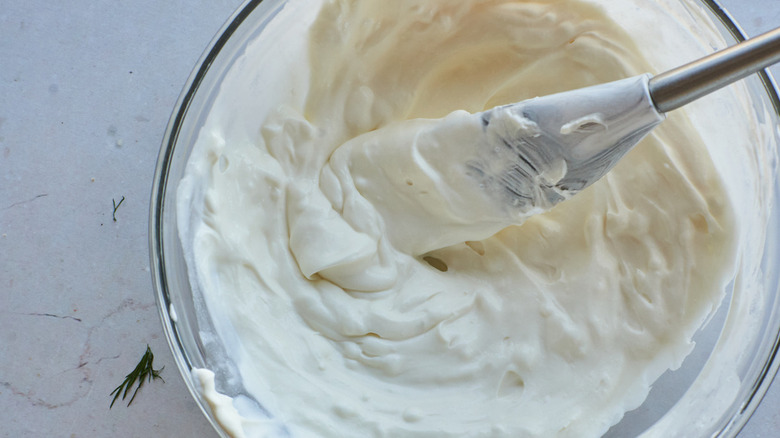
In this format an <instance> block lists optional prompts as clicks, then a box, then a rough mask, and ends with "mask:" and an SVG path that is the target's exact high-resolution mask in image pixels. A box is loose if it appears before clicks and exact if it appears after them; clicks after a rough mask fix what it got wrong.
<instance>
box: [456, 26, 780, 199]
mask: <svg viewBox="0 0 780 438" xmlns="http://www.w3.org/2000/svg"><path fill="white" fill-rule="evenodd" d="M777 62H780V28H778V29H775V30H772V31H770V32H767V33H765V34H762V35H760V36H757V37H755V38H752V39H749V40H746V41H743V42H742V43H740V44H737V45H735V46H732V47H730V48H728V49H725V50H722V51H720V52H716V53H714V54H712V55H709V56H707V57H705V58H702V59H700V60H697V61H695V62H692V63H690V64H686V65H684V66H682V67H679V68H676V69H674V70H671V71H668V72H666V73H663V74H659V75H657V76H654V77H651V76H650V75H642V76H638V77H635V78H631V79H625V80H621V81H617V82H612V83H608V84H603V85H597V86H593V87H588V88H584V89H580V90H574V91H568V92H563V93H560V94H556V95H551V96H546V97H540V98H536V99H530V100H527V101H523V102H520V103H516V104H511V105H506V106H502V107H497V108H493V109H490V110H488V111H485V112H483V113H480V114H478V115H476V114H475V116H479V117H481V118H482V121H483V123H484V126H485V132H486V133H488V134H489V137H490V138H489V141H487V142H485V145H486V147H487V149H486V150H485V151H483V152H484V153H481V154H480V155H479V157H477V158H475V159H474V160H473V161H472V162H470V163H468V167H469V168H470V169H471V170H470V175H471V176H472V177H475V178H477V179H478V180H479V181H480V184H483V186H484V187H486V188H487V189H488V190H490V191H492V192H493V193H494V194H501V195H502V197H501V201H500V202H508V203H509V204H511V205H513V206H514V207H516V208H519V209H521V210H524V209H528V207H541V208H542V209H546V208H549V207H551V206H553V205H555V204H557V203H558V202H560V201H562V200H564V199H567V198H569V197H571V196H572V195H574V194H576V193H577V192H579V191H580V190H582V189H584V188H585V187H587V186H589V185H591V184H592V183H594V182H595V181H597V180H598V179H600V178H601V177H602V176H604V175H605V174H606V173H607V172H608V171H609V170H610V169H611V168H612V167H613V166H614V165H615V164H616V163H617V162H618V161H619V160H620V158H621V157H622V156H623V155H625V154H626V152H628V151H629V150H630V149H631V148H632V147H634V146H635V145H636V144H637V143H638V142H639V141H640V140H641V139H642V138H643V137H644V136H645V135H646V134H648V133H649V132H650V131H651V130H652V129H653V128H655V127H656V126H657V125H658V124H659V123H661V121H662V120H663V119H664V113H666V112H669V111H672V110H674V109H677V108H679V107H681V106H683V105H685V104H687V103H690V102H692V101H694V100H696V99H698V98H700V97H702V96H704V95H707V94H709V93H711V92H713V91H715V90H717V89H719V88H722V87H724V86H726V85H728V84H731V83H732V82H735V81H737V80H739V79H742V78H744V77H746V76H748V75H750V74H753V73H755V72H757V71H759V70H761V69H764V68H766V67H768V66H770V65H772V64H775V63H777ZM518 117H520V118H523V119H525V120H528V121H531V122H533V123H534V124H535V125H536V126H537V128H536V129H535V130H531V131H530V134H531V135H526V134H525V133H524V132H517V131H516V130H512V129H503V128H502V125H503V126H507V127H511V126H513V124H512V123H505V122H506V120H507V118H518ZM495 122H498V123H497V124H498V126H495V127H493V126H492V125H493V124H494V123H495ZM491 131H492V134H490V133H491ZM496 144H500V145H503V147H498V148H496V147H494V146H495V145H496ZM547 174H549V175H550V177H547V176H546V175H547ZM510 210H511V209H510Z"/></svg>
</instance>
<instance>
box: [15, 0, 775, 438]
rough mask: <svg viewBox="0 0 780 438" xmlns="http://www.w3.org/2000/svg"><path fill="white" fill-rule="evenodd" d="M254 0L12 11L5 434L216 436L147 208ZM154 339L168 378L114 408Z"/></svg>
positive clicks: (766, 425) (770, 17) (749, 17)
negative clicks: (206, 58) (178, 105)
mask: <svg viewBox="0 0 780 438" xmlns="http://www.w3.org/2000/svg"><path fill="white" fill-rule="evenodd" d="M240 3H241V0H209V1H206V0H188V1H184V0H168V1H156V0H137V1H134V2H118V1H108V0H89V1H87V0H71V1H68V2H52V1H46V0H26V1H22V0H6V1H4V2H2V7H0V235H1V236H0V418H2V420H0V436H3V437H49V436H51V437H95V436H123V437H124V436H126V437H140V436H155V437H156V436H161V437H193V436H203V437H208V436H216V433H215V432H214V431H213V430H211V428H210V425H209V424H208V422H207V421H206V420H205V418H204V417H203V415H202V414H201V413H200V411H199V410H198V408H197V406H196V404H195V403H194V401H193V400H192V399H191V396H190V394H189V392H188V391H187V389H186V387H185V385H184V382H183V380H182V378H181V377H180V375H179V372H178V370H177V368H176V364H175V363H174V361H173V356H172V355H171V353H170V351H169V350H168V345H167V342H166V340H165V336H164V334H163V331H162V326H161V323H160V321H159V317H158V312H157V309H156V305H155V299H154V293H153V291H152V285H151V281H150V273H149V257H148V233H147V228H148V216H149V205H148V204H149V193H150V190H151V184H152V178H153V175H154V167H155V163H156V159H157V153H158V151H159V147H160V143H161V139H162V135H163V132H164V130H165V126H166V124H167V122H168V117H169V115H170V113H171V111H172V109H173V106H174V104H175V102H176V99H177V97H178V94H179V92H180V90H181V88H182V86H183V84H184V83H185V81H186V79H187V77H188V75H189V73H190V71H191V70H192V68H193V67H194V65H195V63H196V61H197V60H198V58H199V56H200V54H201V52H202V51H203V49H204V48H205V47H206V45H207V44H208V42H209V41H210V40H211V38H212V37H213V35H214V33H215V32H216V31H217V30H218V29H219V28H220V26H221V25H222V23H223V22H224V20H226V19H227V18H228V17H229V16H230V15H231V13H232V12H233V10H234V9H235V8H236V7H238V5H239V4H240ZM723 4H725V5H726V6H727V8H728V9H730V10H731V12H732V14H733V15H734V17H735V18H736V19H737V20H738V21H739V22H740V23H742V26H743V28H744V29H745V30H746V31H747V32H748V33H749V34H756V33H758V32H759V31H762V30H767V29H769V28H771V27H772V25H773V24H774V25H780V0H723ZM773 72H774V74H775V76H776V77H780V69H778V68H775V69H774V70H773ZM122 197H124V198H125V200H124V202H123V203H122V205H121V206H120V207H119V208H118V209H117V211H116V221H114V220H113V219H112V212H113V206H112V200H116V201H117V202H118V201H119V200H120V199H121V198H122ZM147 344H149V345H150V346H151V348H152V350H153V351H154V353H155V367H162V366H165V370H164V371H163V373H162V377H164V378H165V383H164V384H163V383H162V382H160V381H155V382H152V383H151V384H148V383H147V384H146V386H144V387H143V389H142V390H141V391H140V392H139V393H138V397H137V398H136V400H135V401H134V402H133V404H132V405H131V406H130V407H127V406H126V405H125V404H120V403H117V405H115V406H114V407H113V409H110V410H109V403H110V401H111V398H110V397H109V393H110V392H111V391H112V390H113V389H114V387H116V386H117V385H118V384H119V383H121V382H122V380H123V378H124V376H125V374H127V373H128V372H130V370H132V369H133V367H134V366H135V365H136V363H137V362H138V360H139V359H140V357H141V355H142V354H143V353H144V351H145V348H146V345H147ZM778 406H780V383H776V384H775V385H774V386H773V387H772V388H771V389H770V391H769V393H768V395H767V397H766V398H765V400H764V402H763V403H762V405H761V406H760V407H759V409H758V411H757V412H756V414H755V415H754V416H753V418H752V419H751V421H750V422H749V423H748V425H747V427H746V428H745V429H744V431H743V433H742V435H741V436H747V437H777V436H780V408H778Z"/></svg>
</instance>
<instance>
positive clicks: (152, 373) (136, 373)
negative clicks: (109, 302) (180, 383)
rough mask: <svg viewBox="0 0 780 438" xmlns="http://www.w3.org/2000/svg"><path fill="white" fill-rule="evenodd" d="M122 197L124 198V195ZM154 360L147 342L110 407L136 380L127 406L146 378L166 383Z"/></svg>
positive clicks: (125, 395) (112, 393) (114, 391)
mask: <svg viewBox="0 0 780 438" xmlns="http://www.w3.org/2000/svg"><path fill="white" fill-rule="evenodd" d="M122 199H123V200H124V197H123V198H122ZM119 203H120V204H121V203H122V201H119ZM153 362H154V354H153V353H152V349H151V348H149V345H148V344H147V345H146V353H144V355H143V357H142V358H141V361H140V362H138V365H136V366H135V369H134V370H133V371H131V372H130V374H128V375H127V376H125V381H124V382H122V384H121V385H119V386H117V387H116V389H114V390H113V391H111V394H109V395H113V396H114V398H113V400H111V406H109V407H108V408H109V409H111V408H112V407H114V402H116V399H118V398H119V395H120V394H121V395H122V400H124V399H125V397H127V394H128V393H129V392H130V388H132V387H133V385H134V384H135V383H136V381H137V382H138V386H137V387H136V388H135V391H133V396H132V397H130V401H129V402H127V406H130V403H132V402H133V400H134V399H135V395H136V394H138V390H139V389H141V387H142V386H144V379H147V380H149V381H150V382H151V381H152V379H160V380H162V381H163V383H165V380H163V378H162V377H160V372H162V370H163V369H164V368H165V367H164V366H163V367H162V368H160V369H159V370H155V369H154V368H153ZM123 390H124V391H123Z"/></svg>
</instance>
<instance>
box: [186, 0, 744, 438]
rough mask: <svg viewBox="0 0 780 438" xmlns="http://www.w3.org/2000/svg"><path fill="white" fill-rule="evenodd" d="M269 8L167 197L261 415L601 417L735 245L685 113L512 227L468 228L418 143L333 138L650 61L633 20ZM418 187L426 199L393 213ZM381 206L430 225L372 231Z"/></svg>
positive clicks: (665, 356) (579, 425)
mask: <svg viewBox="0 0 780 438" xmlns="http://www.w3.org/2000/svg"><path fill="white" fill-rule="evenodd" d="M313 5H316V7H314V6H313ZM287 9H288V11H284V12H283V13H282V14H281V15H280V17H279V18H278V20H282V23H286V24H284V25H280V26H279V27H278V28H274V27H273V26H272V27H271V30H269V35H270V36H268V37H267V38H266V40H264V41H256V42H255V43H253V44H252V45H251V46H250V47H249V49H248V50H247V52H246V53H245V54H244V55H243V58H242V59H241V60H240V62H237V63H236V65H235V66H234V67H233V70H232V71H230V72H228V74H227V75H226V77H225V81H224V83H223V84H222V88H221V90H220V92H219V94H218V95H217V97H216V99H215V102H214V104H213V107H212V109H211V112H210V114H209V115H208V117H207V121H206V123H205V126H204V128H203V129H202V131H201V132H200V135H199V138H198V140H197V144H196V146H195V148H194V150H193V152H192V155H191V158H190V161H189V163H188V168H187V174H186V177H185V178H184V179H183V181H182V183H181V185H180V187H179V192H178V196H179V206H178V207H179V220H180V232H181V236H182V242H183V246H184V248H185V252H186V253H187V257H188V263H189V266H190V269H191V270H192V278H193V279H194V282H195V283H196V286H197V288H198V289H199V290H200V292H201V293H202V294H203V299H204V302H205V305H206V308H207V310H208V312H209V314H210V315H211V317H212V318H213V320H214V321H215V325H216V327H217V330H218V335H219V336H220V338H221V339H222V342H223V343H224V344H225V348H226V350H227V352H228V354H229V355H230V357H231V359H232V360H233V361H234V362H235V364H236V366H237V367H238V369H239V370H240V373H241V376H242V379H243V381H244V384H245V385H246V386H247V391H248V392H249V394H250V395H251V396H253V397H254V398H255V399H256V400H257V401H258V402H259V403H260V404H262V406H263V408H264V409H265V410H266V411H267V412H268V414H269V416H270V417H271V418H272V419H273V420H270V421H271V422H273V423H274V424H275V425H274V428H277V429H281V430H283V431H286V432H281V433H280V436H283V434H284V433H289V435H290V436H292V437H339V438H341V437H361V438H362V437H400V436H402V437H447V436H453V437H454V436H469V437H537V436H544V437H585V436H599V435H601V434H603V433H604V432H606V430H607V429H608V428H609V427H610V426H611V425H613V424H615V423H617V422H618V421H619V420H620V419H621V417H622V416H623V414H624V413H625V412H626V411H628V410H631V409H633V408H636V407H638V406H639V405H640V404H641V403H642V401H643V400H644V398H645V397H646V395H647V393H648V391H649V388H650V385H651V384H652V382H653V381H654V380H656V379H657V378H658V377H659V376H660V375H661V374H662V373H663V372H664V371H665V370H667V369H669V368H676V367H678V366H679V365H680V364H681V363H682V361H683V359H684V358H685V356H686V354H687V353H688V352H689V351H690V350H691V348H692V343H691V341H690V339H691V337H692V335H693V334H694V333H695V331H696V330H697V329H698V327H699V326H700V325H701V324H702V322H703V320H704V319H705V318H706V317H707V316H708V315H709V314H710V313H711V312H712V311H713V309H714V308H715V307H716V306H717V305H718V304H719V302H720V300H721V298H722V295H723V285H724V283H725V280H726V279H725V277H726V276H728V275H729V273H730V272H731V264H732V262H733V261H732V257H733V255H732V253H733V246H734V241H733V240H734V238H733V236H734V224H733V221H734V220H733V217H732V211H731V207H730V204H729V201H728V197H727V195H726V192H725V190H724V189H723V185H722V182H721V180H720V177H719V175H718V174H717V172H716V171H715V168H714V167H713V165H712V163H711V162H710V160H709V157H708V153H707V149H706V145H704V144H702V142H701V140H700V139H699V137H698V135H697V133H696V130H695V129H694V127H693V126H691V124H690V123H689V122H688V120H687V118H686V117H685V115H684V114H683V113H679V114H677V113H674V114H671V115H670V116H669V118H668V119H667V120H666V121H665V122H664V124H663V125H662V126H661V127H660V128H657V130H656V131H654V133H653V134H651V135H650V136H649V137H648V138H646V139H645V140H644V141H643V142H642V143H641V144H640V145H638V146H637V147H636V148H635V149H634V150H633V151H632V152H630V153H629V154H628V155H627V156H626V157H625V158H624V159H623V161H622V162H621V163H620V164H618V166H617V167H615V168H614V169H613V170H612V171H611V172H610V173H609V174H608V175H607V176H606V177H605V178H604V179H602V180H601V181H599V182H597V183H596V184H594V185H593V186H591V187H590V188H588V189H586V190H585V191H583V192H582V193H581V194H579V195H577V196H576V197H574V198H572V199H571V200H568V201H566V202H564V203H562V204H560V205H558V206H557V207H555V208H554V209H553V210H551V211H549V212H547V213H545V214H542V215H538V216H534V217H532V218H530V219H529V220H527V221H526V222H525V223H523V224H522V225H520V226H509V227H504V225H501V226H496V225H491V224H490V223H488V224H485V221H484V220H483V219H484V215H488V214H490V212H489V210H488V209H486V208H485V207H484V205H483V204H482V200H481V199H480V198H479V196H476V195H475V196H470V195H468V196H467V195H464V194H463V193H462V192H461V191H458V190H452V188H448V187H443V186H441V185H439V184H437V179H436V176H435V173H434V174H432V173H430V172H429V170H430V169H428V168H427V167H426V166H427V164H426V161H425V160H416V158H415V157H414V156H405V157H401V158H402V159H400V158H399V160H398V161H397V162H395V161H393V160H388V161H387V162H382V163H380V165H379V166H376V163H373V162H372V161H371V160H362V159H360V156H359V151H358V153H357V155H355V152H354V151H351V152H350V153H349V154H346V153H343V152H339V151H340V148H342V147H343V145H345V144H347V143H349V142H350V140H351V139H354V138H356V137H358V136H360V135H363V134H366V133H368V132H370V131H374V130H381V129H382V128H383V127H387V126H388V125H391V124H394V123H400V122H404V121H410V120H414V119H420V118H443V117H446V116H447V115H448V114H451V113H453V112H454V111H468V112H471V113H473V112H479V111H483V110H485V109H488V108H491V107H494V106H496V105H502V104H507V103H512V102H517V101H520V100H523V99H527V98H531V97H534V96H537V95H546V94H551V93H555V92H559V91H565V90H568V89H574V88H579V87H583V86H587V85H593V84H596V83H603V82H608V81H612V80H617V79H621V78H625V77H629V76H633V75H636V74H640V73H643V72H646V71H654V70H655V69H654V68H653V66H652V65H649V64H648V63H647V62H646V61H645V60H644V59H643V57H642V55H641V50H639V48H638V47H637V45H636V44H635V42H634V41H633V40H632V38H631V36H630V35H629V34H628V33H627V32H626V31H625V30H624V29H623V28H621V27H620V26H619V25H618V24H617V23H615V22H614V21H612V20H611V19H609V18H608V17H607V16H606V15H605V14H604V13H603V12H602V10H601V9H599V7H597V6H594V5H592V4H590V3H588V2H585V1H582V0H556V1H552V0H551V1H511V0H460V1H452V0H426V1H420V0H394V1H382V0H364V1H353V0H334V1H325V2H323V3H322V5H321V8H320V5H319V3H318V2H295V1H293V2H291V4H289V5H288V6H287ZM285 13H286V15H285ZM284 20H286V21H284ZM290 23H294V24H290ZM281 28H283V29H284V31H281V30H279V29H281ZM274 29H275V30H277V31H278V32H276V33H273V32H272V30H274ZM274 69H277V70H276V71H273V70H274ZM288 70H289V73H286V72H287V71H288ZM269 77H277V78H280V77H283V78H284V79H283V80H280V81H279V82H269V80H268V78H269ZM454 114H455V116H457V114H458V113H454ZM450 117H453V116H450ZM414 123H416V122H410V124H409V125H404V126H414ZM387 144H392V142H387ZM350 147H359V145H358V146H355V145H352V146H350ZM401 149H403V148H401ZM342 150H343V149H342ZM404 150H407V151H409V153H412V154H413V153H414V150H413V149H412V148H406V149H404ZM356 157H357V158H356ZM441 159H442V160H445V159H447V157H441ZM410 162H411V163H415V165H414V166H409V165H408V163H410ZM398 163H406V164H403V165H400V164H398ZM426 172H427V173H426ZM422 173H425V175H426V178H427V179H426V178H420V175H421V174H422ZM375 175H376V176H382V178H378V177H377V178H373V176H375ZM382 181H384V182H382ZM422 181H427V182H422ZM376 184H384V185H380V186H376ZM367 186H371V193H372V196H371V199H367V198H366V197H364V196H363V195H362V194H361V187H367ZM383 191H384V192H386V197H383V196H381V195H377V193H379V194H381V193H382V192H383ZM400 191H405V192H404V194H403V196H399V193H400ZM458 196H460V197H461V199H457V203H458V205H460V206H461V207H462V209H461V210H460V213H459V214H458V215H453V216H451V217H450V218H449V219H447V216H446V215H442V214H439V213H440V212H438V211H437V210H436V209H438V208H440V207H441V205H443V204H442V202H445V201H446V202H452V197H458ZM420 208H423V209H428V210H429V211H433V212H434V213H436V214H432V215H428V216H426V215H425V214H420V215H416V216H415V217H416V218H418V219H416V220H419V221H420V222H419V223H414V222H409V221H406V220H405V219H404V218H405V217H408V214H407V213H408V212H409V211H410V210H409V209H420ZM396 213H397V216H394V214H396ZM426 217H431V218H435V220H436V222H427V223H426V222H425V218H426ZM404 227H422V229H425V230H428V233H429V234H430V233H437V230H438V231H439V232H440V233H441V235H442V236H445V235H446V236H447V238H446V239H444V240H443V241H442V242H444V241H446V246H443V247H439V246H438V245H435V244H434V245H432V247H431V246H426V247H420V245H418V243H419V242H418V239H409V240H408V241H399V240H398V239H395V240H394V239H391V238H390V237H389V236H390V235H391V234H393V233H394V231H393V230H398V229H403V228H404ZM464 227H466V228H468V229H469V232H468V233H467V234H464V235H463V236H462V238H461V240H458V236H459V235H458V234H457V233H458V232H459V231H458V230H462V229H464ZM474 227H477V228H474ZM396 234H398V233H396ZM401 234H402V235H403V233H401ZM453 236H454V238H453ZM474 236H476V237H474ZM433 240H434V241H435V240H436V239H433ZM452 241H454V242H455V243H454V244H450V243H451V242H452ZM208 377H209V376H208V375H207V374H203V373H201V374H199V378H200V379H201V380H202V381H204V382H207V383H208ZM212 390H213V388H209V393H213V391H212ZM207 395H208V394H207ZM215 403H216V402H215ZM220 403H222V401H220ZM215 405H216V404H215ZM221 405H224V403H222V404H221ZM228 411H229V409H228ZM248 423H249V422H248V421H247V422H245V426H246V424H248ZM253 427H254V428H255V429H254V430H259V429H258V426H257V424H255V425H254V426H253ZM230 428H231V429H235V425H233V424H231V426H230ZM260 429H262V428H260ZM251 430H253V429H252V426H246V427H245V431H246V432H247V435H249V436H251V435H252V432H251ZM255 433H257V434H258V436H265V434H269V436H275V435H271V434H270V432H255ZM236 435H237V436H238V433H237V434H236Z"/></svg>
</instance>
